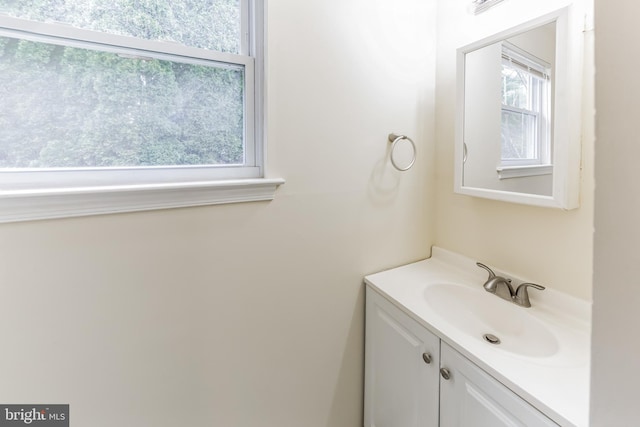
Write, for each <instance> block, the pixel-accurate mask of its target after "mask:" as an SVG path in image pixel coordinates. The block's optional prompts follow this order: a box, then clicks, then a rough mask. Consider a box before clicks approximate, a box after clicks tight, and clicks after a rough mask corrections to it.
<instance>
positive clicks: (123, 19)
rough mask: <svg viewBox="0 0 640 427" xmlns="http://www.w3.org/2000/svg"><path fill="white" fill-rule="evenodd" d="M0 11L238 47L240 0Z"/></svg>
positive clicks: (20, 1)
mask: <svg viewBox="0 0 640 427" xmlns="http://www.w3.org/2000/svg"><path fill="white" fill-rule="evenodd" d="M0 12H1V13H5V14H8V15H11V16H14V17H18V18H24V19H29V20H34V21H47V22H62V23H65V24H69V25H72V26H74V27H76V28H83V29H87V30H95V31H100V32H104V33H109V34H119V35H126V36H132V37H138V38H143V39H148V40H164V41H172V42H177V43H181V44H184V45H186V46H192V47H198V48H203V49H211V50H216V51H220V52H231V53H239V51H240V33H241V30H240V29H241V23H240V22H241V20H240V15H241V14H240V1H239V0H138V1H135V2H134V1H131V0H4V1H2V2H1V3H0Z"/></svg>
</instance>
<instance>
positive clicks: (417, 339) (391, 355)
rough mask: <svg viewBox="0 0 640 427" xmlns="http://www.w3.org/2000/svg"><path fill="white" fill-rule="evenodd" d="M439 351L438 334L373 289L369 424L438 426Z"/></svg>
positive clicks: (367, 337) (374, 426)
mask: <svg viewBox="0 0 640 427" xmlns="http://www.w3.org/2000/svg"><path fill="white" fill-rule="evenodd" d="M439 349H440V340H439V339H438V338H437V337H436V336H435V335H433V334H432V333H431V332H429V331H428V330H427V329H425V328H424V327H423V326H422V325H420V324H419V323H417V322H416V321H414V320H413V319H411V318H410V317H409V316H407V315H406V314H405V313H403V312H402V311H401V310H399V309H398V308H396V307H395V306H394V305H393V304H391V303H390V302H388V301H387V300H386V299H384V298H383V297H381V296H380V295H379V294H377V293H376V292H375V291H373V290H371V289H369V288H367V303H366V335H365V413H364V423H365V426H366V427H436V426H437V425H438V388H439V381H440V380H439V373H438V369H439V359H440V358H439V351H440V350H439ZM425 354H426V355H425ZM425 359H426V361H425ZM427 362H429V363H427Z"/></svg>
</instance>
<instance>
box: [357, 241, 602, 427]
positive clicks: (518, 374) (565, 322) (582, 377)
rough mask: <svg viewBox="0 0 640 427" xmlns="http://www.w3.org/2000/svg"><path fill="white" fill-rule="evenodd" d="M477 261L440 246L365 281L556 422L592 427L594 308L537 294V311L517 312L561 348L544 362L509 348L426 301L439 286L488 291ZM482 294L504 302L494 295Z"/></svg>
mask: <svg viewBox="0 0 640 427" xmlns="http://www.w3.org/2000/svg"><path fill="white" fill-rule="evenodd" d="M480 261H481V260H480ZM475 262H476V260H471V259H469V258H466V257H463V256H461V255H458V254H455V253H453V252H449V251H447V250H444V249H441V248H438V247H434V248H433V256H432V257H431V258H430V259H427V260H424V261H419V262H416V263H413V264H409V265H405V266H402V267H398V268H394V269H392V270H387V271H383V272H381V273H376V274H372V275H369V276H367V277H365V282H366V283H367V284H368V285H369V286H370V287H371V288H373V289H374V290H376V291H377V292H378V293H380V294H382V295H383V296H384V297H386V298H387V299H388V300H389V301H391V302H392V303H393V304H395V305H396V306H398V307H399V308H400V309H402V310H403V311H405V312H406V313H407V314H409V315H410V316H411V317H413V318H414V319H415V320H417V321H418V322H420V323H421V324H423V325H424V326H425V327H426V328H428V329H429V330H431V331H432V332H433V333H435V334H436V335H438V336H439V337H440V338H441V339H442V340H443V341H445V342H446V343H448V344H450V345H451V346H452V347H454V348H455V349H456V350H458V351H459V352H460V353H462V354H464V355H465V356H466V357H467V358H469V359H470V360H471V361H472V362H474V363H475V364H477V365H478V366H480V367H481V368H482V369H484V370H485V371H487V373H489V374H490V375H491V376H493V377H494V378H496V379H497V380H498V381H500V382H501V383H503V384H504V385H505V386H507V387H508V388H510V389H511V390H512V391H514V392H515V393H516V394H518V395H520V396H521V397H522V398H524V399H525V400H527V401H528V402H529V403H531V404H532V405H533V406H535V407H536V408H538V409H539V410H540V411H542V412H543V413H545V414H546V415H547V416H548V417H549V418H551V419H552V420H554V421H555V422H556V423H558V424H560V425H561V426H574V427H586V426H588V419H589V376H590V351H591V349H590V325H591V319H590V314H591V304H590V303H589V302H587V301H583V300H580V299H577V298H574V297H571V296H569V295H566V294H563V293H561V292H557V291H554V290H552V289H547V290H545V291H543V292H538V291H535V290H532V291H531V292H530V294H529V295H530V299H531V305H532V307H531V308H524V307H517V306H515V305H514V307H516V308H517V309H519V310H520V309H521V310H527V314H528V315H531V316H533V317H535V319H536V320H537V321H539V322H541V323H543V324H544V325H545V327H546V329H548V330H549V331H551V333H552V334H553V335H554V336H555V338H556V339H557V342H558V343H559V346H558V350H557V351H556V352H554V353H553V354H551V355H545V356H544V357H527V356H523V355H520V354H515V353H511V352H509V351H505V350H503V349H501V348H500V347H499V346H492V345H490V344H488V343H486V342H484V341H483V340H482V337H476V336H472V335H471V334H468V333H465V332H464V331H462V330H461V329H459V328H458V327H456V326H454V325H453V324H451V322H449V321H448V320H447V319H446V318H445V316H443V315H442V310H440V313H438V312H436V311H434V310H433V308H432V307H431V306H430V305H429V304H428V303H427V301H426V300H425V297H424V294H425V289H426V288H427V287H429V286H432V285H436V284H437V285H442V284H456V285H463V286H469V287H472V288H474V289H480V290H482V284H483V283H484V282H485V280H486V278H487V273H486V271H484V270H482V269H480V268H478V267H477V266H476V265H475ZM494 271H495V272H496V274H498V275H506V276H507V277H509V278H514V283H519V282H522V280H518V278H517V277H514V276H513V275H510V274H508V273H504V272H501V271H496V270H494ZM542 285H544V284H542ZM482 294H484V295H486V297H487V298H496V299H499V298H498V297H497V296H495V295H492V294H489V293H487V292H482ZM482 298H484V296H483V297H482ZM500 301H503V300H500ZM504 303H505V304H512V303H510V302H508V301H504ZM469 310H473V307H469ZM508 321H509V319H505V322H508Z"/></svg>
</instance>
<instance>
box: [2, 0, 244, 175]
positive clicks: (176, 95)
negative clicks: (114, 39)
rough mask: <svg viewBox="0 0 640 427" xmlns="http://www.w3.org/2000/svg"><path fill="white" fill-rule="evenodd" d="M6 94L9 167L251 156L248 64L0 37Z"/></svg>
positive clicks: (211, 161)
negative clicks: (247, 151)
mask: <svg viewBox="0 0 640 427" xmlns="http://www.w3.org/2000/svg"><path fill="white" fill-rule="evenodd" d="M45 3H46V2H45ZM0 98H1V99H2V102H0V167H3V168H43V167H115V166H159V165H220V164H242V163H243V160H244V154H243V134H244V131H243V129H244V123H243V107H244V105H243V100H244V70H243V69H242V68H241V67H235V68H229V67H224V68H223V67H214V66H204V65H192V64H185V63H180V62H170V61H161V60H155V59H149V58H146V59H141V58H131V57H123V56H120V55H117V54H113V53H105V52H98V51H92V50H89V49H79V48H71V47H64V46H57V45H53V44H46V43H36V42H30V41H25V40H18V39H12V38H3V37H0Z"/></svg>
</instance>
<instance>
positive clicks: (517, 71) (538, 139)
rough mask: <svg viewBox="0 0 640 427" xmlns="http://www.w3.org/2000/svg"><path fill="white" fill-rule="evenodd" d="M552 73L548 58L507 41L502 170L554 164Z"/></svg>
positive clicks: (503, 68)
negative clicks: (540, 57)
mask: <svg viewBox="0 0 640 427" xmlns="http://www.w3.org/2000/svg"><path fill="white" fill-rule="evenodd" d="M550 72H551V67H550V65H549V64H546V63H544V61H542V60H540V59H538V58H535V57H534V56H532V55H530V54H528V53H527V52H525V51H523V50H522V49H519V48H517V47H516V46H514V45H511V44H509V43H506V42H505V43H504V44H503V46H502V122H501V137H502V143H501V144H502V145H501V147H502V148H501V166H502V167H501V169H500V170H501V171H502V170H504V169H506V168H509V167H516V168H523V167H531V166H544V165H547V166H548V165H550V163H551V162H550V153H551V125H550V105H551V100H550V92H551V87H550V86H551V83H550ZM532 174H533V173H532Z"/></svg>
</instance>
